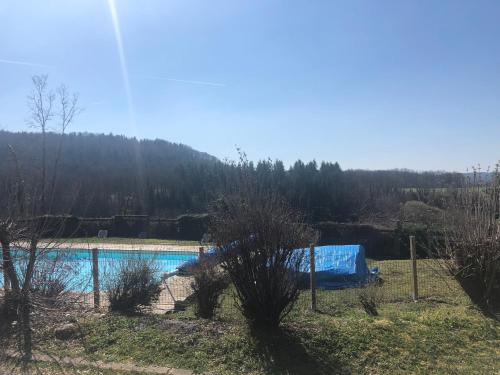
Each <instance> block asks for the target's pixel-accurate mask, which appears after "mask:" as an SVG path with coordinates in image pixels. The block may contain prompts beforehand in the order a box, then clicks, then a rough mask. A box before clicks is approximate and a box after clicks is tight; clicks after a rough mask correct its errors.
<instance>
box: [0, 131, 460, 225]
mask: <svg viewBox="0 0 500 375" xmlns="http://www.w3.org/2000/svg"><path fill="white" fill-rule="evenodd" d="M44 143H45V150H46V155H45V158H46V162H45V163H48V164H49V165H50V164H51V163H55V162H56V158H59V160H60V162H59V165H58V168H57V170H58V175H57V176H56V177H57V179H56V178H55V176H50V175H48V176H46V177H45V178H46V180H47V181H56V182H57V183H56V184H55V196H56V197H57V199H56V201H55V202H53V204H52V205H51V207H50V209H48V213H50V214H72V215H76V216H86V217H102V216H112V215H118V214H146V215H151V216H162V217H175V216H177V215H180V214H184V213H200V212H207V210H208V207H209V205H210V203H211V202H213V201H214V200H216V199H217V197H218V196H220V194H222V193H224V192H226V191H228V190H231V188H232V187H234V186H236V181H237V180H238V178H239V176H241V174H242V173H246V174H249V175H251V177H252V179H253V180H254V182H255V183H257V184H258V185H259V186H260V187H261V188H262V189H266V190H270V191H273V192H276V193H278V194H280V195H281V196H283V197H285V198H286V199H287V200H288V201H289V202H290V204H291V205H292V206H293V207H295V208H297V209H300V210H301V211H303V212H304V213H305V214H306V216H307V218H308V220H311V221H320V220H331V221H360V220H364V219H366V217H367V216H368V215H373V213H374V212H375V213H379V214H382V215H383V213H384V211H387V210H391V207H393V206H394V207H395V206H397V205H398V204H399V203H401V202H404V201H407V200H411V199H420V200H424V201H428V202H429V203H431V204H434V205H439V204H440V203H439V200H440V199H441V198H440V195H441V194H439V192H440V189H441V191H442V189H446V188H448V187H451V186H459V185H460V184H461V183H462V180H463V175H461V174H458V173H448V172H415V171H410V170H384V171H368V170H343V169H342V168H341V166H340V165H339V164H338V163H330V162H322V163H317V162H316V161H311V162H307V163H305V162H302V161H300V160H298V161H297V162H295V163H294V164H293V165H291V166H290V167H286V166H285V165H284V163H283V162H281V161H279V160H276V161H272V160H261V161H259V162H257V163H252V162H244V163H242V162H241V161H236V162H222V161H220V160H218V159H217V158H215V157H213V156H211V155H209V154H206V153H202V152H199V151H196V150H193V149H192V148H190V147H188V146H185V145H182V144H175V143H171V142H167V141H164V140H159V139H156V140H139V139H136V138H127V137H124V136H117V135H111V134H109V135H105V134H89V133H69V134H60V133H50V132H47V133H46V134H44V136H43V137H42V134H41V133H27V132H21V133H13V132H7V131H0V176H1V181H0V208H2V209H4V210H5V209H6V208H7V207H6V206H7V205H8V202H9V200H10V198H12V196H13V195H15V194H16V192H18V191H19V188H20V187H19V186H17V185H19V182H18V179H17V176H18V175H19V174H20V173H22V175H23V178H24V179H25V180H23V183H24V184H25V185H26V186H34V185H33V184H30V183H29V182H30V181H26V179H30V178H33V179H37V178H38V176H39V175H40V173H41V170H42V164H41V160H42V159H41V154H42V150H43V149H44V146H43V144H44ZM13 152H14V153H13ZM13 155H15V160H14V157H13ZM19 166H20V167H19ZM18 168H21V169H22V171H19V169H18ZM46 173H49V172H46ZM16 181H17V182H16ZM35 186H36V185H35ZM27 193H28V194H30V193H31V194H35V192H27Z"/></svg>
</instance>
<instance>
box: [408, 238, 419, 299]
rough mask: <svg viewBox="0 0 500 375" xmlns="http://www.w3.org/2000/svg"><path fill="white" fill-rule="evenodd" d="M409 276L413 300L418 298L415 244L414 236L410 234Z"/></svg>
mask: <svg viewBox="0 0 500 375" xmlns="http://www.w3.org/2000/svg"><path fill="white" fill-rule="evenodd" d="M410 256H411V276H412V287H413V288H412V292H413V300H414V301H417V300H418V277H417V246H416V243H415V236H410Z"/></svg>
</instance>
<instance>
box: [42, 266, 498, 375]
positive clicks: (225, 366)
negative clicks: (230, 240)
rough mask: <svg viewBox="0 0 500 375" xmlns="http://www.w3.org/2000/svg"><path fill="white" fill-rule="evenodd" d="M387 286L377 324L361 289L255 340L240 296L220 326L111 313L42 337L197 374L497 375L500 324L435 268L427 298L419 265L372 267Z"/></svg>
mask: <svg viewBox="0 0 500 375" xmlns="http://www.w3.org/2000/svg"><path fill="white" fill-rule="evenodd" d="M369 263H370V265H371V266H373V265H378V266H379V267H380V270H381V277H382V279H383V280H384V283H383V284H382V288H383V291H384V300H383V303H382V304H381V305H380V306H379V308H378V311H379V316H377V317H371V316H368V315H367V314H366V313H365V312H364V311H363V310H362V309H361V308H360V307H359V306H358V303H357V295H356V291H355V290H353V289H349V290H339V291H325V290H320V291H318V307H319V311H318V312H315V313H313V312H311V311H310V310H309V305H310V293H309V292H307V291H304V292H303V293H301V296H300V298H299V301H298V303H297V305H296V307H295V308H294V309H293V311H292V312H291V314H290V315H289V316H288V317H287V318H286V320H285V321H284V322H283V325H282V329H281V330H279V331H277V332H251V331H250V330H249V329H248V327H247V326H246V324H245V322H244V320H243V318H242V317H241V314H240V313H239V312H238V310H237V309H236V308H235V306H234V301H233V299H232V295H231V291H228V292H227V293H226V295H225V299H224V302H223V304H222V307H221V309H220V311H219V313H218V318H217V320H215V321H204V320H198V319H196V318H195V317H194V314H193V312H192V309H191V308H188V310H187V311H184V312H177V313H171V314H167V315H153V316H151V315H147V316H136V317H125V316H120V315H112V314H108V315H106V316H104V317H92V318H89V319H87V320H84V321H82V322H81V324H82V327H83V332H84V337H83V338H82V339H81V340H75V341H72V342H60V341H57V340H55V339H54V338H53V336H52V330H51V329H47V330H46V331H45V332H43V333H42V335H41V336H42V347H43V348H44V350H47V351H49V352H53V353H57V354H58V355H66V356H83V357H86V358H88V359H91V360H103V361H113V362H134V363H138V364H148V365H160V366H172V367H177V368H188V369H192V370H194V371H196V372H200V373H201V372H210V373H213V374H221V375H225V374H228V375H229V374H251V375H261V374H299V375H300V374H304V375H305V374H307V375H309V374H324V375H326V374H328V375H330V374H353V373H354V374H450V373H453V374H497V373H499V372H500V335H499V334H500V325H499V323H498V322H497V321H495V320H492V319H490V318H488V317H485V316H484V315H483V314H482V312H481V311H480V310H478V309H477V308H476V307H474V306H473V305H472V303H471V302H470V300H469V299H468V297H467V296H466V295H465V294H464V293H463V292H462V291H461V290H460V288H459V286H458V285H457V283H456V282H455V281H454V280H453V279H452V278H450V277H449V276H447V275H446V273H445V272H443V271H442V270H441V269H440V268H439V267H438V266H437V264H435V262H434V261H430V260H428V261H419V275H420V287H421V295H422V299H421V300H420V301H419V302H417V303H415V302H412V301H411V299H410V296H411V284H410V264H409V261H403V260H391V261H371V260H370V261H369Z"/></svg>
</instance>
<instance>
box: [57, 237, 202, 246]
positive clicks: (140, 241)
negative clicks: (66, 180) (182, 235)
mask: <svg viewBox="0 0 500 375" xmlns="http://www.w3.org/2000/svg"><path fill="white" fill-rule="evenodd" d="M48 240H49V241H50V242H56V243H64V242H68V243H88V244H93V243H105V244H123V245H165V246H166V245H169V246H172V245H177V246H197V245H199V244H200V243H199V242H198V241H187V240H168V239H166V240H165V239H157V238H124V237H108V238H98V237H76V238H56V239H53V238H51V239H48Z"/></svg>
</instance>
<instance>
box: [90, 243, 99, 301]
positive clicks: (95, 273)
mask: <svg viewBox="0 0 500 375" xmlns="http://www.w3.org/2000/svg"><path fill="white" fill-rule="evenodd" d="M92 279H93V281H94V309H95V310H99V306H100V304H101V292H100V288H99V250H98V249H96V248H94V249H92Z"/></svg>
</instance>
